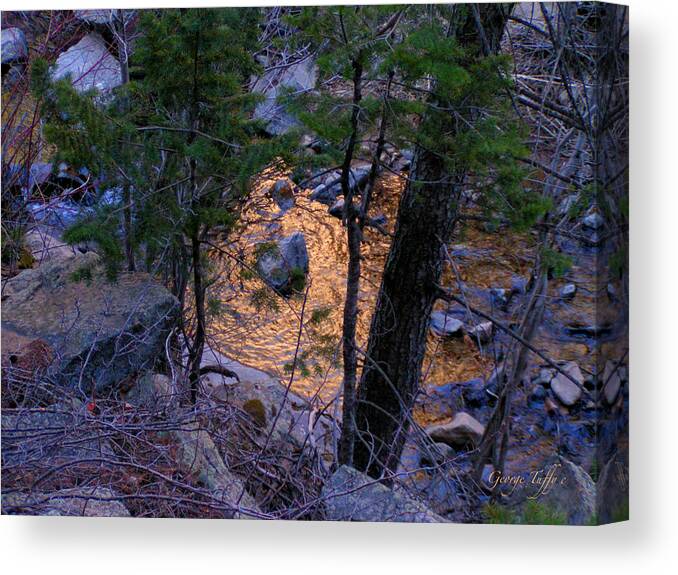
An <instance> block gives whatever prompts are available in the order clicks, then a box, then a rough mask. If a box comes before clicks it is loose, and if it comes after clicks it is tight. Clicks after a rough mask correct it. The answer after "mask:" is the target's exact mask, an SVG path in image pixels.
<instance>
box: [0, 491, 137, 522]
mask: <svg viewBox="0 0 678 575" xmlns="http://www.w3.org/2000/svg"><path fill="white" fill-rule="evenodd" d="M2 512H3V513H8V514H12V515H56V516H69V515H70V516H78V517H129V511H128V510H127V508H126V507H125V506H124V505H123V503H122V501H120V496H119V495H117V494H116V493H114V492H113V491H111V490H110V489H108V488H107V487H75V488H73V489H62V490H60V491H54V492H52V493H10V494H7V495H3V496H2Z"/></svg>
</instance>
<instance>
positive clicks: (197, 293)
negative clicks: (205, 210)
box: [188, 226, 206, 404]
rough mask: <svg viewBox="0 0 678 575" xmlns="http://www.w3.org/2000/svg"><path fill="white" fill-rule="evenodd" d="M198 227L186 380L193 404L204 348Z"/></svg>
mask: <svg viewBox="0 0 678 575" xmlns="http://www.w3.org/2000/svg"><path fill="white" fill-rule="evenodd" d="M198 232H199V226H196V230H195V233H194V234H192V236H191V259H192V263H193V294H194V299H195V317H196V328H195V336H194V338H193V345H192V348H191V353H190V358H189V374H188V380H189V383H190V387H191V403H193V404H195V402H196V399H197V397H198V385H199V383H200V362H201V360H202V354H203V349H204V347H205V334H206V325H205V286H204V277H203V269H202V261H201V258H200V239H199V237H198V236H199V233H198Z"/></svg>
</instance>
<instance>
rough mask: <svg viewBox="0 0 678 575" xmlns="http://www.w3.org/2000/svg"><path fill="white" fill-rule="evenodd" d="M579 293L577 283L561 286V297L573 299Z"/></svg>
mask: <svg viewBox="0 0 678 575" xmlns="http://www.w3.org/2000/svg"><path fill="white" fill-rule="evenodd" d="M576 293H577V286H576V285H575V284H571V283H570V284H565V285H564V286H563V287H562V288H560V297H561V298H563V299H572V298H573V297H574V296H575V294H576Z"/></svg>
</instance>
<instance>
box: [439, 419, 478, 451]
mask: <svg viewBox="0 0 678 575" xmlns="http://www.w3.org/2000/svg"><path fill="white" fill-rule="evenodd" d="M426 433H427V434H428V436H429V437H430V438H431V439H432V440H433V441H435V442H440V443H446V444H447V445H449V446H450V447H454V448H455V449H466V448H468V447H469V446H472V447H476V446H477V445H478V444H479V443H480V440H481V439H482V437H483V434H484V433H485V426H484V425H483V424H482V423H480V422H479V421H478V420H477V419H476V418H475V417H473V416H472V415H469V414H468V413H466V412H464V411H460V412H459V413H456V414H455V416H454V417H453V418H452V420H451V421H449V422H448V423H441V424H438V425H432V426H430V427H428V428H427V429H426Z"/></svg>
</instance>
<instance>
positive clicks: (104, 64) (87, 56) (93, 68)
mask: <svg viewBox="0 0 678 575" xmlns="http://www.w3.org/2000/svg"><path fill="white" fill-rule="evenodd" d="M68 77H70V80H71V83H72V84H73V87H74V88H75V89H76V90H77V91H78V92H87V91H89V90H96V91H97V92H107V91H109V90H112V89H113V88H115V87H116V86H119V85H120V83H121V78H120V63H119V62H118V61H117V60H116V59H115V57H113V56H112V55H111V53H110V52H109V51H108V49H107V48H106V43H105V42H104V40H103V38H102V37H101V36H99V34H95V33H92V34H88V35H87V36H85V37H83V38H82V40H80V41H79V42H78V43H77V44H75V45H74V46H71V47H70V48H69V49H68V50H66V51H65V52H63V53H61V54H60V55H59V57H58V58H57V61H56V63H55V64H54V67H53V69H52V78H53V79H55V80H61V79H62V78H68Z"/></svg>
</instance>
